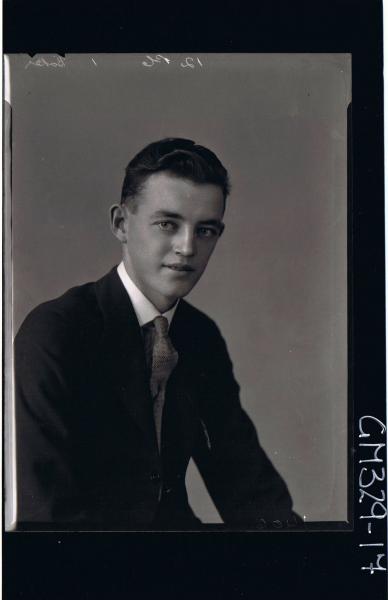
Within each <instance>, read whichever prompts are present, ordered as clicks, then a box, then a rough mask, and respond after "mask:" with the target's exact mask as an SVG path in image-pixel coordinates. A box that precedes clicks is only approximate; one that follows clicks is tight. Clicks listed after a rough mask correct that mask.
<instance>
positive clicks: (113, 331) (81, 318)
mask: <svg viewBox="0 0 388 600" xmlns="http://www.w3.org/2000/svg"><path fill="white" fill-rule="evenodd" d="M170 336H171V339H172V342H173V344H174V346H175V348H176V349H177V351H178V353H179V361H178V366H177V367H176V369H175V370H174V372H173V374H172V375H171V377H170V380H169V382H168V387H167V392H166V404H165V410H164V416H163V439H162V454H161V456H160V455H159V453H158V448H157V443H156V436H155V427H154V421H153V413H152V403H151V398H150V393H149V380H148V376H147V373H146V362H145V356H144V348H143V340H142V333H141V329H140V327H139V324H138V321H137V318H136V315H135V313H134V310H133V308H132V305H131V302H130V300H129V297H128V294H127V292H126V291H125V289H124V287H123V285H122V283H121V281H120V279H119V277H118V275H117V272H116V269H113V270H112V271H111V272H110V273H108V275H106V276H105V277H103V278H102V279H100V280H99V281H97V282H95V283H88V284H85V285H82V286H79V287H76V288H73V289H71V290H69V291H68V292H66V293H65V294H64V295H63V296H61V297H60V298H58V299H56V300H52V301H50V302H46V303H44V304H42V305H40V306H38V307H37V308H36V309H34V310H33V311H32V312H31V313H30V315H29V316H28V317H27V318H26V320H25V321H24V323H23V325H22V327H21V329H20V331H19V333H18V335H17V336H16V340H15V373H16V377H15V389H16V426H17V475H18V476H17V490H18V523H19V526H20V527H22V528H23V527H24V528H28V527H36V526H37V527H41V528H42V527H43V528H50V527H59V528H63V529H66V528H69V529H81V530H82V529H89V528H97V529H124V530H126V529H138V528H143V527H145V528H147V527H150V528H158V527H159V526H160V528H163V527H178V528H179V527H182V528H186V527H190V524H192V525H194V524H195V523H197V521H196V519H195V517H194V515H193V512H192V511H191V509H190V506H189V503H188V500H187V494H186V488H185V473H186V468H187V465H188V461H189V459H190V457H191V456H192V457H193V458H194V460H195V461H196V463H197V465H198V468H199V470H200V472H201V474H202V476H203V478H204V481H205V483H206V486H207V488H208V490H209V493H210V495H211V497H212V498H213V500H214V502H215V505H216V506H217V508H218V510H219V512H220V514H221V516H222V518H223V520H224V522H225V523H226V524H227V525H230V526H238V527H239V526H242V527H256V526H257V525H258V524H260V519H262V518H264V519H266V520H273V519H279V520H283V521H284V520H286V519H288V518H290V517H291V516H292V512H291V499H290V496H289V493H288V491H287V487H286V485H285V483H284V482H283V480H282V479H281V477H280V476H279V474H278V473H277V472H276V470H275V469H274V467H273V466H272V464H271V462H270V461H269V459H268V458H267V456H266V455H265V453H264V451H263V450H262V448H261V447H260V445H259V442H258V439H257V435H256V431H255V429H254V427H253V425H252V423H251V421H250V419H249V418H248V416H247V415H246V413H245V412H244V411H243V410H242V408H241V405H240V401H239V387H238V384H237V383H236V381H235V379H234V377H233V372H232V364H231V362H230V359H229V356H228V353H227V350H226V346H225V343H224V341H223V338H222V337H221V335H220V332H219V330H218V329H217V327H216V325H215V324H214V322H213V321H211V320H210V319H209V318H208V317H206V316H205V315H204V314H203V313H202V312H200V311H199V310H197V309H195V308H194V307H192V306H190V305H189V304H188V303H187V302H185V301H181V302H180V303H179V306H178V308H177V311H176V313H175V316H174V319H173V322H172V325H171V328H170ZM160 497H161V502H160Z"/></svg>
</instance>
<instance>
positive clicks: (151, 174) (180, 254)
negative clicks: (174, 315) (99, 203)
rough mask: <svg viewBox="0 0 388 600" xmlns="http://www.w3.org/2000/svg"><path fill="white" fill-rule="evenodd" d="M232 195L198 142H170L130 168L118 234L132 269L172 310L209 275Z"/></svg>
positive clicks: (117, 212)
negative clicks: (226, 201)
mask: <svg viewBox="0 0 388 600" xmlns="http://www.w3.org/2000/svg"><path fill="white" fill-rule="evenodd" d="M228 193H229V181H228V174H227V171H226V169H225V168H224V167H223V165H222V164H221V162H220V161H219V160H218V158H217V157H216V155H215V154H214V153H213V152H211V151H210V150H208V149H207V148H204V147H203V146H199V145H197V144H195V143H194V142H193V141H191V140H185V139H181V138H168V139H165V140H161V141H159V142H154V143H152V144H150V145H148V146H146V148H144V149H143V150H142V151H141V152H139V154H137V155H136V156H135V158H133V159H132V160H131V162H130V163H129V164H128V166H127V169H126V175H125V179H124V183H123V189H122V198H121V203H120V205H115V206H113V207H112V208H111V222H112V231H113V233H114V234H115V236H116V237H117V238H118V239H119V240H120V242H121V243H122V246H123V260H124V264H125V267H126V270H127V272H128V274H129V275H130V277H131V278H132V279H133V281H134V282H135V283H136V285H137V286H138V287H139V288H140V290H141V291H142V292H143V293H144V295H145V296H147V298H148V299H149V300H150V301H151V302H152V303H153V304H154V305H155V306H156V307H157V308H158V310H160V311H161V312H165V311H166V310H168V309H169V308H170V307H171V306H173V304H174V303H175V302H176V300H177V299H178V298H181V297H183V296H185V295H186V294H188V293H189V292H190V290H191V289H192V288H193V287H194V285H195V284H196V283H197V281H198V280H199V278H200V277H201V275H202V273H203V272H204V270H205V268H206V265H207V262H208V260H209V258H210V256H211V254H212V252H213V250H214V248H215V245H216V243H217V240H218V238H219V237H220V235H221V233H222V231H223V228H224V226H223V223H222V217H223V214H224V209H225V200H226V197H227V195H228Z"/></svg>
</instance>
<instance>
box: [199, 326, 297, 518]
mask: <svg viewBox="0 0 388 600" xmlns="http://www.w3.org/2000/svg"><path fill="white" fill-rule="evenodd" d="M209 348H210V349H211V352H210V353H207V360H206V365H205V364H204V367H203V371H202V373H201V375H200V379H201V380H202V383H201V389H202V394H201V397H202V398H203V401H202V403H201V407H200V412H201V422H200V430H201V431H200V434H199V436H198V440H199V441H198V444H197V447H196V451H195V455H194V460H195V462H196V464H197V466H198V468H199V471H200V472H201V475H202V477H203V479H204V482H205V484H206V486H207V489H208V491H209V493H210V495H211V497H212V499H213V501H214V503H215V505H216V507H217V509H218V511H219V513H220V515H221V517H222V519H223V521H224V523H225V524H227V525H231V526H233V525H234V526H243V527H244V526H246V527H266V526H271V525H272V526H275V527H276V526H278V527H279V528H280V527H293V526H295V525H296V524H301V523H302V521H301V519H300V517H298V515H296V514H295V513H293V511H292V500H291V497H290V494H289V492H288V489H287V486H286V484H285V482H284V481H283V479H282V477H281V476H280V475H279V473H278V472H277V471H276V469H275V467H274V466H273V464H272V463H271V461H270V460H269V458H268V457H267V455H266V453H265V452H264V450H263V448H262V447H261V446H260V444H259V441H258V437H257V433H256V430H255V427H254V425H253V423H252V421H251V420H250V418H249V417H248V415H247V414H246V412H245V411H244V410H243V409H242V407H241V404H240V399H239V385H238V384H237V382H236V380H235V378H234V375H233V367H232V363H231V361H230V358H229V355H228V352H227V349H226V345H225V342H224V340H223V339H222V337H221V334H220V333H219V332H218V329H217V330H216V334H215V335H213V336H212V342H211V343H210V344H209ZM274 522H275V523H274Z"/></svg>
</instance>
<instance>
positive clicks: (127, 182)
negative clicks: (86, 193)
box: [121, 138, 230, 204]
mask: <svg viewBox="0 0 388 600" xmlns="http://www.w3.org/2000/svg"><path fill="white" fill-rule="evenodd" d="M160 171H169V172H171V173H172V174H174V175H176V176H177V177H182V178H185V179H190V180H191V181H193V182H194V183H214V184H215V185H219V186H220V187H221V189H222V192H223V194H224V200H226V197H227V196H228V194H229V192H230V183H229V177H228V172H227V170H226V169H225V167H224V166H223V165H222V163H221V161H220V160H219V159H218V158H217V156H216V155H215V154H214V152H212V151H211V150H209V149H208V148H205V147H204V146H200V145H198V144H196V143H195V142H193V140H186V139H184V138H164V139H163V140H159V141H158V142H152V143H151V144H148V146H146V147H145V148H143V150H141V151H140V152H139V153H138V154H136V156H135V157H134V158H133V159H132V160H131V161H130V162H129V164H128V166H127V168H126V169H125V178H124V182H123V187H122V192H121V203H122V204H124V203H125V202H126V201H127V200H128V199H131V198H134V197H135V196H136V195H137V194H138V193H139V191H140V190H141V187H142V185H143V184H144V182H145V181H146V179H147V178H148V177H149V176H150V175H152V174H153V173H158V172H160Z"/></svg>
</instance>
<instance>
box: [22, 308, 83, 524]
mask: <svg viewBox="0 0 388 600" xmlns="http://www.w3.org/2000/svg"><path fill="white" fill-rule="evenodd" d="M14 351H15V352H14V356H15V407H16V415H15V416H16V440H17V443H16V456H17V522H18V527H23V526H26V525H27V526H28V524H36V525H37V524H39V523H41V524H48V523H55V522H64V521H72V522H75V521H77V518H78V517H79V518H80V517H81V515H78V514H77V510H78V509H77V496H78V488H77V482H76V478H75V476H74V474H75V470H74V464H75V457H74V449H73V447H72V428H73V423H72V416H71V415H72V403H73V402H74V398H75V389H76V388H77V372H79V368H78V371H77V369H76V368H75V362H76V358H75V356H76V353H77V350H76V346H75V345H74V340H72V334H71V328H69V327H68V326H67V324H66V323H65V322H64V320H63V318H62V316H61V315H60V314H56V313H55V311H53V310H50V309H47V308H46V309H45V308H44V305H42V306H41V307H38V309H35V310H34V311H33V312H32V313H31V314H30V315H29V317H27V319H26V321H25V322H24V324H23V325H22V327H21V329H20V331H19V333H18V335H17V336H16V339H15V346H14Z"/></svg>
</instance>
